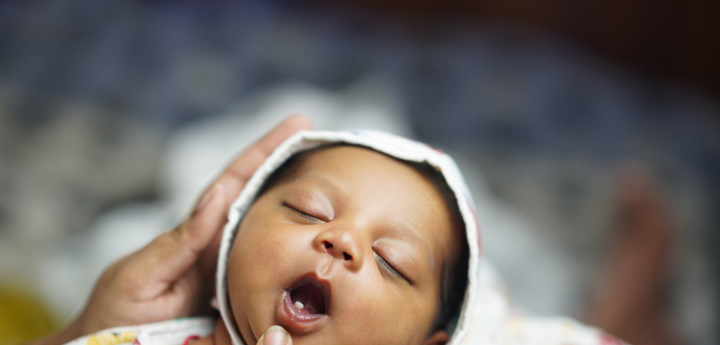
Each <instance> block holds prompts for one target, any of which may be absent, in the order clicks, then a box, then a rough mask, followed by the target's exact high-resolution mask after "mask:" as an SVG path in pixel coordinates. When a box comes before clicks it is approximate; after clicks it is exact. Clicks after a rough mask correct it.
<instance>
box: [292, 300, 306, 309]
mask: <svg viewBox="0 0 720 345" xmlns="http://www.w3.org/2000/svg"><path fill="white" fill-rule="evenodd" d="M294 306H295V309H297V310H302V308H305V306H304V305H303V304H302V303H300V301H297V302H295V304H294Z"/></svg>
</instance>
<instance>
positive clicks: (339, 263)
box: [72, 131, 621, 345]
mask: <svg viewBox="0 0 720 345" xmlns="http://www.w3.org/2000/svg"><path fill="white" fill-rule="evenodd" d="M203 199H205V198H203ZM213 200H215V198H213ZM210 203H212V202H210ZM199 204H200V206H198V207H199V208H202V207H203V206H202V205H203V204H205V202H203V201H202V200H201V201H200V203H199ZM206 207H209V206H206ZM203 212H204V211H203ZM198 214H202V212H200V213H198ZM161 247H162V246H160V247H157V248H160V249H162V248H161ZM479 249H480V244H479V232H478V225H477V220H476V217H475V211H474V208H473V203H472V200H471V198H470V196H469V193H468V191H467V187H466V185H465V183H464V181H463V179H462V176H461V174H460V172H459V170H458V169H457V167H456V165H455V163H454V162H453V160H452V159H451V158H450V157H449V156H447V155H446V154H444V153H442V152H441V151H439V150H436V149H434V148H432V147H429V146H427V145H424V144H421V143H417V142H414V141H411V140H408V139H405V138H401V137H397V136H393V135H389V134H385V133H380V132H373V131H353V132H311V131H303V132H300V133H297V134H295V135H294V136H292V137H290V138H289V139H287V140H286V141H285V142H283V143H282V144H281V145H280V146H279V147H277V149H275V151H274V152H273V153H272V154H271V155H270V156H269V157H268V158H267V159H266V160H265V162H264V163H263V164H262V165H261V166H260V167H259V168H258V169H257V171H255V173H254V174H253V175H252V178H251V179H250V180H249V181H248V182H247V184H246V185H245V186H244V188H243V189H242V192H241V193H240V195H239V197H238V198H237V200H236V201H235V202H234V203H233V205H232V206H231V208H230V212H229V215H228V222H227V224H226V226H225V228H224V232H223V237H222V240H221V242H220V248H219V254H218V260H217V277H216V279H217V280H216V292H215V296H216V299H214V301H213V302H214V303H213V304H214V306H215V307H216V308H217V309H218V310H219V311H220V314H221V316H222V319H221V320H217V322H216V320H213V319H209V318H188V319H175V320H171V321H165V322H159V323H154V324H145V325H138V326H132V327H121V328H115V329H110V330H107V331H105V332H100V333H96V334H93V335H90V336H86V337H83V338H80V339H77V340H75V341H73V342H72V344H73V345H75V344H77V345H85V344H87V345H90V344H106V345H115V344H121V343H133V344H138V345H171V344H178V345H179V344H185V345H186V344H188V343H190V342H191V341H196V342H195V343H194V344H195V345H202V344H214V345H245V344H246V345H254V344H268V343H270V339H264V337H266V336H269V335H270V334H272V332H270V330H273V329H278V328H277V327H278V326H280V327H282V328H281V330H283V332H284V330H286V331H287V332H288V333H287V334H288V335H289V336H290V338H291V342H292V343H293V344H298V345H299V344H418V345H425V344H452V345H455V344H486V345H490V344H516V345H520V344H538V345H539V344H547V345H561V344H563V345H566V344H573V345H610V344H621V343H620V342H619V341H617V340H615V339H613V338H612V337H609V336H607V335H605V334H604V333H602V332H600V331H598V330H596V329H592V328H588V327H586V326H583V325H580V324H578V323H576V322H574V321H572V320H569V319H566V318H546V319H536V318H530V317H528V316H527V315H525V314H519V313H517V312H516V310H515V309H514V308H513V307H512V304H511V303H510V302H509V301H508V299H507V297H506V295H505V293H504V292H503V291H502V289H501V288H500V287H499V286H500V285H499V284H495V283H493V282H494V281H495V280H494V278H493V277H494V275H493V271H492V269H491V268H490V267H489V266H487V264H486V263H483V262H481V261H480V260H479V257H480V250H479ZM138 262H140V261H138ZM177 286H178V288H182V285H177ZM170 289H171V290H172V286H170ZM91 304H92V303H91ZM266 331H267V332H266ZM280 334H282V333H280ZM277 335H278V332H275V336H273V338H275V340H278V339H277ZM103 337H104V338H103ZM286 340H290V339H286ZM280 343H283V342H280Z"/></svg>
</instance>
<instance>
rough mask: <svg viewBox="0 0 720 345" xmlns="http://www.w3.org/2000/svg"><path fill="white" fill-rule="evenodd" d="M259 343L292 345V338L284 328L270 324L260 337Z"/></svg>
mask: <svg viewBox="0 0 720 345" xmlns="http://www.w3.org/2000/svg"><path fill="white" fill-rule="evenodd" d="M257 345H292V338H291V337H290V334H289V333H288V332H287V331H286V330H285V329H284V328H282V327H280V326H270V328H268V329H267V331H265V333H264V334H263V335H262V337H260V339H259V340H258V342H257Z"/></svg>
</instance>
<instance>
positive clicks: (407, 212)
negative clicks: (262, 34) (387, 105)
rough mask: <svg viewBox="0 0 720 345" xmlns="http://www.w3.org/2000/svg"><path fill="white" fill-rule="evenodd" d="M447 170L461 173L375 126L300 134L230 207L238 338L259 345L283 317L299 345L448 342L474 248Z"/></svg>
mask: <svg viewBox="0 0 720 345" xmlns="http://www.w3.org/2000/svg"><path fill="white" fill-rule="evenodd" d="M313 146H316V148H313ZM370 146H372V148H369V147H370ZM295 152H298V153H297V154H296V155H294V156H291V155H292V154H293V153H295ZM398 156H400V157H403V158H404V159H403V158H401V159H399V158H397V157H398ZM286 157H291V158H290V159H288V160H287V161H285V162H284V163H283V162H282V161H283V160H284V159H285V158H286ZM408 159H409V160H408ZM428 160H430V161H431V162H432V163H434V164H435V166H431V165H430V164H429V163H428V162H427V161H428ZM281 163H282V164H281ZM441 166H442V167H443V168H444V169H446V170H447V169H455V168H454V165H453V164H452V161H451V160H450V159H449V158H448V157H447V156H446V155H444V154H442V153H440V152H439V151H437V150H434V149H432V148H430V147H428V146H425V145H422V144H419V143H416V142H412V141H410V140H407V139H403V138H399V137H395V136H390V135H387V134H383V133H378V132H367V131H365V132H335V133H330V132H303V133H300V134H298V135H297V136H295V137H293V138H291V139H289V140H288V141H287V142H286V143H285V144H283V146H281V147H280V148H278V150H277V151H276V153H275V154H273V156H271V157H270V158H269V159H268V161H267V162H266V164H265V165H263V166H262V167H261V168H260V169H259V170H258V172H257V173H256V174H255V177H253V179H252V180H251V181H250V182H249V183H248V185H247V186H246V187H245V190H244V191H243V193H242V194H241V195H240V198H239V199H238V201H237V202H236V204H235V205H234V206H233V211H236V213H231V216H230V222H229V224H228V226H227V227H226V230H225V231H226V233H225V235H226V237H225V238H224V242H223V246H221V249H220V261H219V266H218V273H219V280H218V287H219V288H220V289H219V292H218V301H219V304H220V310H221V312H222V314H223V317H224V319H225V325H226V327H227V329H228V331H229V333H230V335H231V338H232V339H233V340H234V341H235V342H236V343H241V342H243V343H246V344H254V343H255V342H256V341H257V339H258V338H259V337H260V335H261V334H263V332H264V331H265V330H266V329H267V328H268V327H269V326H272V325H280V326H282V327H284V328H285V329H286V330H287V331H289V333H290V334H291V336H292V338H293V343H294V344H445V343H447V342H448V340H449V339H450V335H451V334H452V333H453V331H454V330H455V328H456V327H455V325H456V321H457V320H458V317H459V314H460V310H461V308H462V305H463V300H464V297H465V290H466V287H467V285H468V272H469V271H468V265H469V263H470V262H469V258H470V255H469V252H470V248H469V246H468V240H467V235H466V234H467V233H466V231H465V230H466V221H465V220H464V219H463V215H462V213H461V211H460V207H459V204H458V198H456V196H455V195H456V192H455V191H453V190H452V188H451V187H450V186H449V185H448V182H446V177H445V176H444V175H443V174H442V173H441V172H440V171H439V170H436V169H442V168H441ZM448 176H459V175H457V174H455V175H448ZM455 182H460V181H455ZM458 186H461V184H458ZM255 190H256V192H255ZM458 192H459V193H461V192H460V191H458ZM253 194H256V195H253ZM251 200H254V201H253V202H252V204H251V205H250V201H251ZM463 206H464V208H465V209H466V211H467V206H468V204H465V205H463ZM245 210H246V211H245ZM231 212H232V211H231ZM468 215H470V214H469V213H468ZM238 220H239V226H237V227H236V225H235V224H236V222H237V221H238ZM475 228H476V227H475V223H474V220H473V221H472V229H473V234H476V231H475ZM235 229H237V230H235ZM475 243H477V242H476V241H475ZM223 258H226V259H223ZM225 265H227V266H226V267H227V269H226V270H225V269H224V266H225ZM225 272H227V276H226V278H225ZM225 279H226V280H225ZM225 287H226V289H225Z"/></svg>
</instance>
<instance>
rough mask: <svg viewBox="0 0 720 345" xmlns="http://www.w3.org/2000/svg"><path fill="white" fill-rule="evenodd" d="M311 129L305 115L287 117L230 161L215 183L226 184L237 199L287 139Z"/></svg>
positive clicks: (230, 194) (227, 191) (230, 198)
mask: <svg viewBox="0 0 720 345" xmlns="http://www.w3.org/2000/svg"><path fill="white" fill-rule="evenodd" d="M309 129H312V124H311V123H310V120H309V119H308V118H307V117H305V116H302V115H293V116H290V117H288V118H286V119H285V120H283V121H282V122H280V124H278V125H277V126H275V128H273V129H272V130H271V131H270V132H268V133H267V134H266V135H265V136H263V137H262V138H260V140H258V141H257V142H255V143H254V144H253V145H252V146H250V147H249V148H248V149H247V150H245V151H244V152H243V153H242V154H240V156H238V157H237V158H236V159H235V160H234V161H233V162H232V163H230V165H229V166H228V168H227V169H226V170H225V172H223V173H222V175H220V177H218V178H217V180H215V183H221V184H222V185H224V186H225V193H226V195H227V199H228V200H235V198H237V196H238V194H240V191H241V190H242V189H243V187H245V183H247V181H248V180H249V179H250V177H252V175H253V173H255V170H257V168H258V167H260V165H261V164H262V163H263V162H264V161H265V159H267V157H268V156H270V154H271V153H272V152H273V151H274V150H275V149H276V148H277V147H278V146H280V144H281V143H282V142H283V141H285V139H287V138H289V137H291V136H292V135H293V134H295V133H297V132H300V131H302V130H309Z"/></svg>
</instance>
